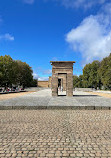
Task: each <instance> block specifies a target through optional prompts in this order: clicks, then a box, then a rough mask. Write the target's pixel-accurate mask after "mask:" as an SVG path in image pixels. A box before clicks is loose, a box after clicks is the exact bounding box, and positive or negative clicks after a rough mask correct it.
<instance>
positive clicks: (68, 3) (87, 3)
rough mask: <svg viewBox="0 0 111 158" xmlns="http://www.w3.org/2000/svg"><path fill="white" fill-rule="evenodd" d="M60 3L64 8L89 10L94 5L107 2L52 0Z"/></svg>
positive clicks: (103, 0) (96, 0) (105, 0)
mask: <svg viewBox="0 0 111 158" xmlns="http://www.w3.org/2000/svg"><path fill="white" fill-rule="evenodd" d="M54 1H58V2H61V3H62V5H64V6H65V7H66V8H69V7H70V8H85V9H88V8H91V7H93V6H95V5H101V4H104V3H105V2H107V1H108V0H54Z"/></svg>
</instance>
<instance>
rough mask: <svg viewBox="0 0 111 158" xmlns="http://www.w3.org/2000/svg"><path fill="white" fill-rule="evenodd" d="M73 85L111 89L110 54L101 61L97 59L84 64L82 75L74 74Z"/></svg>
mask: <svg viewBox="0 0 111 158" xmlns="http://www.w3.org/2000/svg"><path fill="white" fill-rule="evenodd" d="M73 83H74V87H80V88H82V87H83V88H95V89H97V87H98V88H99V89H101V88H104V89H110V90H111V54H110V55H109V56H108V57H106V58H104V59H103V60H102V61H101V62H99V61H98V60H95V61H93V62H92V63H89V64H86V65H85V67H84V68H83V75H80V76H79V77H78V76H74V80H73Z"/></svg>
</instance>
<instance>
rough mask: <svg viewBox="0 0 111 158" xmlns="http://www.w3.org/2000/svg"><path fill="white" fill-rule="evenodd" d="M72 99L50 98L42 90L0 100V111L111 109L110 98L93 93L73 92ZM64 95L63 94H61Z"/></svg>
mask: <svg viewBox="0 0 111 158" xmlns="http://www.w3.org/2000/svg"><path fill="white" fill-rule="evenodd" d="M73 94H74V96H73V97H66V96H58V97H52V96H51V90H50V89H42V90H39V91H37V92H32V93H28V94H26V95H23V96H19V97H15V98H10V99H6V100H5V99H4V100H0V109H5V107H6V109H7V106H8V109H12V108H16V109H17V108H18V109H19V108H20V109H21V108H29V109H37V108H44V109H47V108H49V109H50V108H57V107H58V108H60V107H61V108H63V107H64V108H73V109H74V108H79V107H81V108H83V109H84V108H89V109H96V108H97V109H98V108H99V107H103V108H105V107H106V108H107V107H108V108H109V107H111V98H105V97H101V96H98V95H95V94H93V93H88V92H80V91H74V92H73ZM62 95H64V92H63V93H62Z"/></svg>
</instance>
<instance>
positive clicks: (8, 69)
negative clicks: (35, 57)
mask: <svg viewBox="0 0 111 158" xmlns="http://www.w3.org/2000/svg"><path fill="white" fill-rule="evenodd" d="M32 73H33V71H32V68H31V67H30V66H29V65H28V64H27V63H25V62H22V61H15V60H13V59H12V58H11V57H10V56H9V55H5V56H0V86H4V87H11V86H12V84H15V85H20V86H23V87H26V86H27V87H29V86H31V84H32V82H33V76H32Z"/></svg>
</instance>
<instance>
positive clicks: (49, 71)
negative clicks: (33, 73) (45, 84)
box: [43, 69, 52, 75]
mask: <svg viewBox="0 0 111 158" xmlns="http://www.w3.org/2000/svg"><path fill="white" fill-rule="evenodd" d="M51 73H52V70H51V69H48V70H44V72H43V74H47V75H50V74H51Z"/></svg>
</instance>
